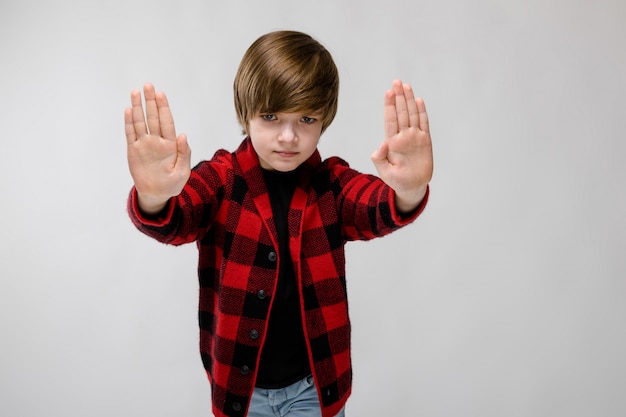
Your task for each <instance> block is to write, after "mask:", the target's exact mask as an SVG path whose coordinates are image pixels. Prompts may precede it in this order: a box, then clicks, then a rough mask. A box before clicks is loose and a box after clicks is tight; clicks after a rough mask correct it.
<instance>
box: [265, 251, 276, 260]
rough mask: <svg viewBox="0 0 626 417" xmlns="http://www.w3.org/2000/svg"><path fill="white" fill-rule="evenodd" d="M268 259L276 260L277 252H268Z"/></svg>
mask: <svg viewBox="0 0 626 417" xmlns="http://www.w3.org/2000/svg"><path fill="white" fill-rule="evenodd" d="M267 259H269V261H270V262H276V252H274V251H272V252H270V253H268V254H267Z"/></svg>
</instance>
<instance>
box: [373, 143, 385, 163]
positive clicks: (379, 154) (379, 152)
mask: <svg viewBox="0 0 626 417" xmlns="http://www.w3.org/2000/svg"><path fill="white" fill-rule="evenodd" d="M388 152H389V145H387V142H383V143H381V144H380V146H379V147H378V149H376V150H375V151H374V152H372V155H371V156H370V159H371V160H372V162H373V163H374V165H379V164H381V163H383V162H384V163H386V162H387V153H388Z"/></svg>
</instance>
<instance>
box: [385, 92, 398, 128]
mask: <svg viewBox="0 0 626 417" xmlns="http://www.w3.org/2000/svg"><path fill="white" fill-rule="evenodd" d="M396 133H398V113H397V112H396V97H395V94H394V92H393V90H387V91H386V92H385V137H386V138H390V137H392V136H393V135H395V134H396Z"/></svg>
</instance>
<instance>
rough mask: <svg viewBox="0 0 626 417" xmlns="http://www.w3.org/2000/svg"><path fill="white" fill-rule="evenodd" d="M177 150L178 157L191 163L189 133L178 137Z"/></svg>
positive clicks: (187, 163) (186, 162)
mask: <svg viewBox="0 0 626 417" xmlns="http://www.w3.org/2000/svg"><path fill="white" fill-rule="evenodd" d="M176 150H177V152H178V159H179V161H180V160H182V161H181V162H184V163H185V164H186V165H189V164H190V163H191V148H190V147H189V143H188V142H187V135H185V134H184V133H183V134H181V135H179V136H178V137H177V138H176Z"/></svg>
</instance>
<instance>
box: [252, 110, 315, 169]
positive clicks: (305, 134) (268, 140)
mask: <svg viewBox="0 0 626 417" xmlns="http://www.w3.org/2000/svg"><path fill="white" fill-rule="evenodd" d="M321 117H322V112H321V111H312V112H306V111H304V112H295V113H272V114H257V115H256V116H255V117H253V118H252V119H251V120H250V122H249V124H248V131H249V133H250V139H251V140H252V146H253V147H254V150H255V151H256V153H257V155H258V156H259V162H260V163H261V167H262V168H264V169H267V170H271V171H282V172H288V171H293V170H294V169H296V168H298V167H299V166H300V164H302V163H303V162H304V161H306V160H307V159H309V157H310V156H311V155H312V154H313V152H315V149H316V148H317V144H318V142H319V140H320V136H321V134H322V123H321V121H320V118H321Z"/></svg>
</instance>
